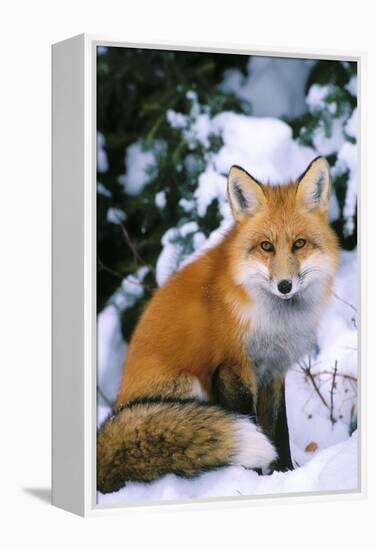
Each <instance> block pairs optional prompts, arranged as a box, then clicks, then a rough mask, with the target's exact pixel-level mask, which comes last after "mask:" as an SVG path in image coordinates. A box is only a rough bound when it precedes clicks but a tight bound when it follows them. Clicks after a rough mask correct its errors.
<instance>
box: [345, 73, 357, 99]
mask: <svg viewBox="0 0 376 550" xmlns="http://www.w3.org/2000/svg"><path fill="white" fill-rule="evenodd" d="M346 90H347V91H348V92H350V94H351V95H352V96H354V97H356V96H357V94H358V78H357V76H356V75H354V76H352V77H351V79H350V81H349V82H348V84H346Z"/></svg>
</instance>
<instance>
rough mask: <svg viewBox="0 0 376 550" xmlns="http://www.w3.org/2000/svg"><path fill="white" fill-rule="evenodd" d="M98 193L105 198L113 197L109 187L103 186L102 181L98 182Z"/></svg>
mask: <svg viewBox="0 0 376 550" xmlns="http://www.w3.org/2000/svg"><path fill="white" fill-rule="evenodd" d="M97 193H98V194H99V195H103V196H104V197H111V196H112V193H111V191H110V190H109V189H107V187H105V186H104V185H103V183H101V182H100V181H98V182H97Z"/></svg>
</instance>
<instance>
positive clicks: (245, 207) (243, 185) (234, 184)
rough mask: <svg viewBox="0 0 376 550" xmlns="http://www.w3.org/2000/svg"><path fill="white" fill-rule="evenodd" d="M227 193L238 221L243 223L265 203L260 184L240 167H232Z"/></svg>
mask: <svg viewBox="0 0 376 550" xmlns="http://www.w3.org/2000/svg"><path fill="white" fill-rule="evenodd" d="M227 193H228V197H229V200H230V205H231V210H232V214H233V216H234V218H235V220H236V221H242V220H244V219H245V218H246V217H247V216H252V215H253V214H255V213H256V212H257V211H258V210H260V209H261V208H262V206H263V204H264V203H265V196H264V193H263V190H262V188H261V185H260V183H259V182H258V181H257V180H256V179H254V178H253V177H252V176H251V175H250V174H248V172H246V171H245V170H243V168H240V166H232V167H231V169H230V172H229V175H228V182H227Z"/></svg>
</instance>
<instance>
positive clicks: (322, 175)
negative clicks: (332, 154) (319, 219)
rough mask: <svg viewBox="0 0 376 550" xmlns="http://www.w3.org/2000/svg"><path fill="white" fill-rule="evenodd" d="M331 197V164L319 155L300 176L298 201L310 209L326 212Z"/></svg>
mask: <svg viewBox="0 0 376 550" xmlns="http://www.w3.org/2000/svg"><path fill="white" fill-rule="evenodd" d="M329 198H330V173H329V165H328V163H327V161H326V160H325V159H324V157H317V158H315V159H314V160H313V161H312V162H311V164H310V165H309V166H308V168H307V170H306V171H305V172H304V173H303V174H302V175H301V176H300V178H298V190H297V201H298V204H300V205H301V206H303V207H305V208H307V209H308V210H317V211H321V212H326V211H327V210H328V207H329Z"/></svg>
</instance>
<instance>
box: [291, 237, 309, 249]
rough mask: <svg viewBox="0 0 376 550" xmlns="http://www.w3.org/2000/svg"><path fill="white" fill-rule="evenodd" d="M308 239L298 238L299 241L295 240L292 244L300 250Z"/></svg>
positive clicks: (293, 247)
mask: <svg viewBox="0 0 376 550" xmlns="http://www.w3.org/2000/svg"><path fill="white" fill-rule="evenodd" d="M305 243H306V241H305V239H298V240H297V241H295V242H294V244H293V245H292V249H293V250H298V249H299V248H303V246H304V245H305Z"/></svg>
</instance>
